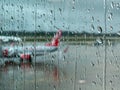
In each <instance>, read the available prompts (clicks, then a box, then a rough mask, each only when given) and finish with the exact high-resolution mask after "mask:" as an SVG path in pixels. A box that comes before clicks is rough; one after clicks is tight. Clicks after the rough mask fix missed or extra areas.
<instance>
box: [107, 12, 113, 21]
mask: <svg viewBox="0 0 120 90" xmlns="http://www.w3.org/2000/svg"><path fill="white" fill-rule="evenodd" d="M112 17H113V13H110V14H109V15H108V20H109V21H110V20H112Z"/></svg>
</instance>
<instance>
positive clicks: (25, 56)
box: [20, 54, 32, 62]
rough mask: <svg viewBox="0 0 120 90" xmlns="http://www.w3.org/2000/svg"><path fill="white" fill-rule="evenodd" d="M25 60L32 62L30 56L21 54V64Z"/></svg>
mask: <svg viewBox="0 0 120 90" xmlns="http://www.w3.org/2000/svg"><path fill="white" fill-rule="evenodd" d="M23 60H29V62H32V58H31V55H30V54H21V55H20V62H23Z"/></svg>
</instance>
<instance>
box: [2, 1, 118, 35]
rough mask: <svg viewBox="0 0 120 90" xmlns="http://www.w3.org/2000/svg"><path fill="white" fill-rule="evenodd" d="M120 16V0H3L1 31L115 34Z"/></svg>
mask: <svg viewBox="0 0 120 90" xmlns="http://www.w3.org/2000/svg"><path fill="white" fill-rule="evenodd" d="M119 15H120V3H119V0H106V5H105V0H0V16H1V17H0V29H1V31H11V30H13V31H56V30H57V29H61V30H63V31H73V32H83V31H86V32H92V33H93V32H95V33H99V28H98V27H101V29H102V32H101V33H104V32H108V33H113V32H118V31H120V29H119V28H120V19H119ZM105 23H106V24H105ZM105 25H106V29H105Z"/></svg>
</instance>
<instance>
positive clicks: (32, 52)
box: [2, 30, 62, 62]
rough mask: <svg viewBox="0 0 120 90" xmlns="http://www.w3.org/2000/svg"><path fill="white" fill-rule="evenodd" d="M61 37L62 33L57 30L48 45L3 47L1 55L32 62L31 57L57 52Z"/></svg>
mask: <svg viewBox="0 0 120 90" xmlns="http://www.w3.org/2000/svg"><path fill="white" fill-rule="evenodd" d="M61 36H62V31H61V30H59V31H58V32H57V33H56V35H55V36H54V37H53V39H52V41H51V42H50V43H46V44H45V45H43V46H41V45H27V46H24V45H23V46H17V45H16V46H14V45H13V46H9V47H3V48H2V53H3V57H18V56H19V57H20V61H21V62H23V60H29V61H30V62H31V61H32V56H37V55H45V54H47V53H52V52H55V51H57V50H58V46H59V41H60V38H61Z"/></svg>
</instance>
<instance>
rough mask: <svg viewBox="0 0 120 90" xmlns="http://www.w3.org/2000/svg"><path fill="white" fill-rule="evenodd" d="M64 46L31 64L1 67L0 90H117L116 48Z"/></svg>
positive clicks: (119, 56)
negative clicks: (65, 48)
mask: <svg viewBox="0 0 120 90" xmlns="http://www.w3.org/2000/svg"><path fill="white" fill-rule="evenodd" d="M66 46H67V45H66ZM68 46H69V49H68V51H67V52H66V53H64V54H61V52H58V53H57V55H56V56H53V55H48V56H42V57H41V56H37V57H35V58H33V63H28V62H26V63H21V64H17V63H12V62H10V63H9V62H8V63H6V64H4V65H1V67H0V90H119V88H120V86H119V85H120V61H119V60H120V50H119V47H120V44H116V45H114V46H112V45H109V46H104V45H100V46H94V45H68ZM12 59H13V58H11V60H12Z"/></svg>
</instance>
